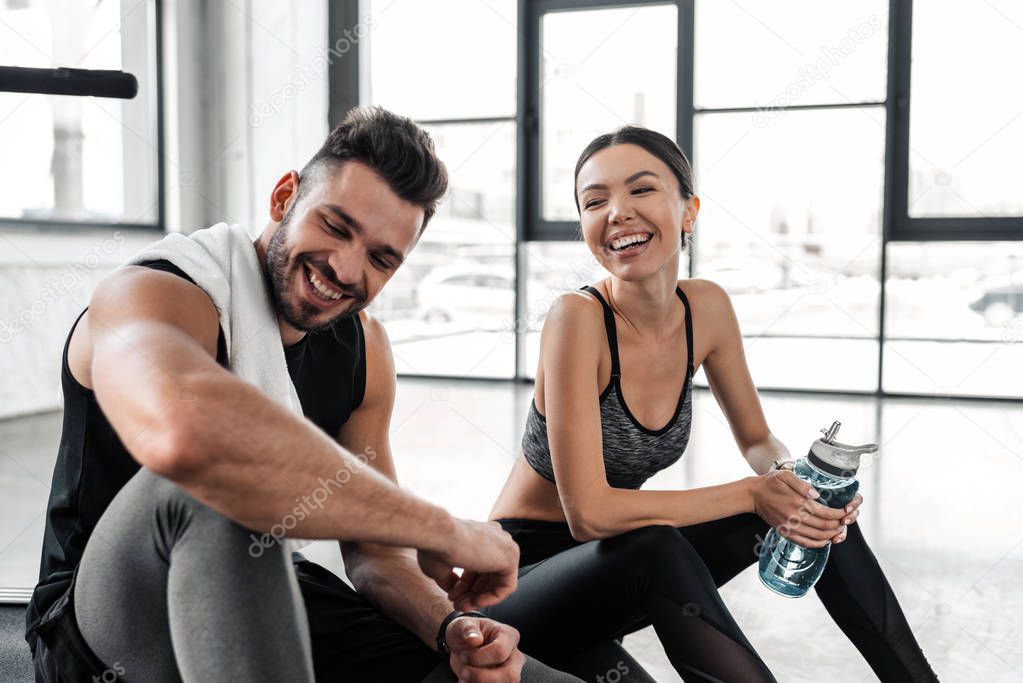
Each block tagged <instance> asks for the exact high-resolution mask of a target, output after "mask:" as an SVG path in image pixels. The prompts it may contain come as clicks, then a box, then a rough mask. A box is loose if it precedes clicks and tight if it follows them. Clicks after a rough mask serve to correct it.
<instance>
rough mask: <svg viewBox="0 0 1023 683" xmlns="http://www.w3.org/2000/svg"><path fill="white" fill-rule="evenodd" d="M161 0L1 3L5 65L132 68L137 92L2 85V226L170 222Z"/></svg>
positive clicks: (0, 48) (0, 59)
mask: <svg viewBox="0 0 1023 683" xmlns="http://www.w3.org/2000/svg"><path fill="white" fill-rule="evenodd" d="M156 6H157V5H156V2H155V0H99V1H98V2H97V1H92V2H87V1H86V0H80V1H78V2H49V1H46V0H20V1H18V2H6V3H0V64H5V65H14V66H24V67H37V68H57V67H68V68H79V69H105V70H124V71H127V72H129V73H132V74H134V75H135V77H136V79H137V80H138V84H139V91H138V94H137V95H136V96H135V98H134V99H130V100H119V99H105V98H96V97H66V96H54V95H30V94H21V93H2V92H0V149H3V154H4V158H5V159H8V160H15V159H16V160H17V163H5V164H0V187H3V188H4V190H3V192H0V224H4V223H6V224H9V225H10V224H28V225H43V226H46V225H74V224H79V223H100V224H105V225H109V224H118V225H122V226H125V227H131V226H141V227H150V228H151V227H157V226H159V225H160V223H161V213H160V192H159V170H158V169H159V158H160V155H159V151H158V150H159V135H158V117H157V105H156V103H157V91H158V81H157V77H156V73H157V56H156V55H157V50H156V30H157V29H156V25H157V17H156Z"/></svg>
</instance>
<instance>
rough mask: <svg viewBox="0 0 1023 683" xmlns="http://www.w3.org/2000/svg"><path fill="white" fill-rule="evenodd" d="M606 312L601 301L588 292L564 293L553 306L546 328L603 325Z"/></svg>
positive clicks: (545, 324)
mask: <svg viewBox="0 0 1023 683" xmlns="http://www.w3.org/2000/svg"><path fill="white" fill-rule="evenodd" d="M603 319H604V311H603V306H602V305H601V303H600V301H599V300H598V299H597V298H596V297H595V296H594V295H592V294H590V293H589V292H587V291H584V290H581V289H576V290H572V291H568V292H564V293H563V294H561V295H560V296H558V298H557V299H555V300H554V303H553V304H552V305H551V307H550V310H549V311H547V316H546V318H545V320H544V326H545V327H546V326H548V325H569V326H572V327H575V326H578V325H586V324H587V323H593V322H598V323H601V324H603V322H602V321H603Z"/></svg>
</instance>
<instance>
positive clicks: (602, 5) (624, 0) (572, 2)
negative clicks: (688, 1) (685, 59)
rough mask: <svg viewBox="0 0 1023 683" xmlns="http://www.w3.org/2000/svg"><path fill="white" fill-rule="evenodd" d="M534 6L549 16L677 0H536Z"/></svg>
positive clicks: (661, 3) (672, 3) (670, 2)
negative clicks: (559, 13)
mask: <svg viewBox="0 0 1023 683" xmlns="http://www.w3.org/2000/svg"><path fill="white" fill-rule="evenodd" d="M533 4H534V5H535V7H536V9H537V11H538V12H539V13H540V14H547V13H549V12H564V11H572V10H586V9H614V8H616V7H636V6H637V5H641V6H645V7H647V6H650V5H674V4H676V0H660V1H659V2H656V1H655V2H651V1H650V0H534V1H533Z"/></svg>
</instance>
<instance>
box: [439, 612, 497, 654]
mask: <svg viewBox="0 0 1023 683" xmlns="http://www.w3.org/2000/svg"><path fill="white" fill-rule="evenodd" d="M459 617H479V618H480V619H486V617H485V616H483V615H482V614H480V613H479V612H461V611H459V610H457V609H456V610H455V611H454V612H452V613H451V614H449V615H447V616H446V617H444V621H442V622H440V629H439V630H438V631H437V651H438V652H443V653H444V654H446V655H449V654H451V649H450V648H449V647H448V641H447V638H446V637H445V636H446V634H447V632H448V626H450V625H451V622H452V621H454V620H455V619H458V618H459Z"/></svg>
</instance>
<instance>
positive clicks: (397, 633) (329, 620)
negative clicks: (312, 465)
mask: <svg viewBox="0 0 1023 683" xmlns="http://www.w3.org/2000/svg"><path fill="white" fill-rule="evenodd" d="M292 559H293V561H294V567H295V573H296V575H297V577H298V584H299V587H300V588H301V590H302V597H303V600H304V602H305V608H306V614H307V615H308V618H309V631H310V636H311V638H312V649H313V664H314V668H315V671H316V680H317V681H338V680H352V681H363V680H372V681H396V682H399V681H410V682H416V683H418V681H421V680H422V679H423V678H425V677H426V676H427V675H428V674H429V673H430V672H431V671H433V669H434V668H435V667H436V666H437V665H438V664H439V663H441V662H442V661H444V658H443V657H442V656H441V655H439V654H437V652H435V651H434V650H432V649H431V648H429V647H427V646H426V645H425V644H424V643H423V642H422V641H421V640H419V638H417V637H416V636H415V635H414V634H413V633H412V632H410V631H408V630H407V629H405V628H403V627H401V626H400V625H398V624H397V623H396V622H394V621H392V620H391V619H388V618H387V617H385V616H384V615H383V614H381V613H380V611H379V610H377V608H376V607H374V606H373V605H372V604H371V603H370V602H369V601H368V600H366V598H364V597H363V596H361V595H359V594H358V593H356V592H355V591H354V590H353V589H352V588H351V587H350V586H349V585H348V584H346V583H345V582H344V581H342V580H341V579H340V578H338V577H337V576H336V575H335V574H333V573H332V572H330V571H329V570H327V569H325V568H323V567H321V566H320V565H318V564H316V563H314V562H310V561H308V560H306V559H305V558H304V557H302V556H301V555H300V554H298V553H295V554H294V555H293V556H292ZM77 574H78V570H77V569H76V570H75V573H74V574H73V575H72V578H71V584H70V586H69V587H68V588H67V590H66V591H65V592H64V593H63V594H62V595H61V597H60V598H59V599H58V600H57V601H56V602H54V603H53V604H52V605H51V606H50V608H49V609H47V610H46V612H45V613H44V614H43V617H42V618H41V619H40V621H39V623H38V624H37V625H36V626H34V627H33V628H32V629H31V631H30V635H34V637H35V641H36V643H35V651H34V654H33V663H34V667H35V676H36V681H37V683H81V682H82V681H93V680H96V681H100V683H113V682H114V681H117V680H119V677H120V674H123V673H124V672H123V671H118V666H117V665H116V664H115V666H114V667H108V666H107V665H105V664H104V663H103V662H102V661H101V660H100V658H99V657H98V656H96V654H95V653H94V652H93V651H92V649H91V648H89V645H88V644H87V643H86V642H85V638H84V637H83V636H82V633H81V631H80V630H79V629H78V622H77V620H76V618H75V610H74V585H75V577H77Z"/></svg>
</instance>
